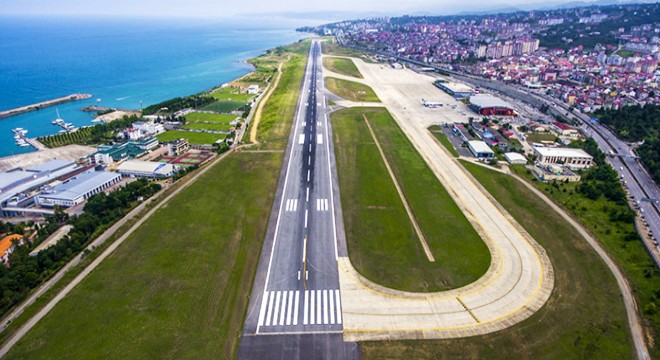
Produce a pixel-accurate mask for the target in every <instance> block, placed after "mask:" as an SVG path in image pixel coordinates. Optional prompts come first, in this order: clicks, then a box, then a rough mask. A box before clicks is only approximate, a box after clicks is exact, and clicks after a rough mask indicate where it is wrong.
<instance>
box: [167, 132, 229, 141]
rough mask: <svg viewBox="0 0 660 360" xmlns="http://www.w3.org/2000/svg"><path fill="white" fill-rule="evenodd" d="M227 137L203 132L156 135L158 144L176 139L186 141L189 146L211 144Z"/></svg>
mask: <svg viewBox="0 0 660 360" xmlns="http://www.w3.org/2000/svg"><path fill="white" fill-rule="evenodd" d="M226 137H227V135H224V134H209V133H203V132H192V131H181V130H170V131H166V132H164V133H162V134H158V135H156V138H157V139H158V141H160V142H170V141H172V140H177V139H186V140H188V142H189V143H191V144H213V143H215V142H216V141H218V140H223V139H224V138H226Z"/></svg>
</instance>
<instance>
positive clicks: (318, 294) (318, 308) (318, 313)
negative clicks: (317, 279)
mask: <svg viewBox="0 0 660 360" xmlns="http://www.w3.org/2000/svg"><path fill="white" fill-rule="evenodd" d="M322 307H323V299H322V298H321V290H316V322H317V323H319V324H320V323H321V308H322Z"/></svg>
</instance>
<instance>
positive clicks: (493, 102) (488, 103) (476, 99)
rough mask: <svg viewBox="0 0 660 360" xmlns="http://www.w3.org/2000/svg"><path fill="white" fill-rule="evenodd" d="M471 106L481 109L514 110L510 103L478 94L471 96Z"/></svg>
mask: <svg viewBox="0 0 660 360" xmlns="http://www.w3.org/2000/svg"><path fill="white" fill-rule="evenodd" d="M470 104H472V105H475V106H477V107H479V108H490V107H495V108H507V109H513V106H511V104H509V103H508V102H506V101H504V100H502V99H500V98H497V97H495V96H491V95H484V94H477V95H472V96H470Z"/></svg>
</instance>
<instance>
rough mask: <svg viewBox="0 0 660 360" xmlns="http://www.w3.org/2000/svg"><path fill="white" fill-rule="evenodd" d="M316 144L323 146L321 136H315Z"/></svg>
mask: <svg viewBox="0 0 660 360" xmlns="http://www.w3.org/2000/svg"><path fill="white" fill-rule="evenodd" d="M316 143H317V144H319V145H321V144H323V134H316Z"/></svg>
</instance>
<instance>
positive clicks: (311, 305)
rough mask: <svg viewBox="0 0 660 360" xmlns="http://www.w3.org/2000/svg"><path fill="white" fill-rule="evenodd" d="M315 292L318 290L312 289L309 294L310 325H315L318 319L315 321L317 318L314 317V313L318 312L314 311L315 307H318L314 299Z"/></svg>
mask: <svg viewBox="0 0 660 360" xmlns="http://www.w3.org/2000/svg"><path fill="white" fill-rule="evenodd" d="M315 293H316V291H314V290H311V291H310V294H309V310H310V312H309V323H310V325H314V324H315V323H316V321H314V320H315V319H316V318H315V317H314V314H316V312H315V311H314V309H315V308H316V303H315V301H314V294H315Z"/></svg>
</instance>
